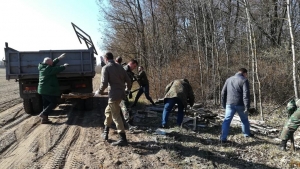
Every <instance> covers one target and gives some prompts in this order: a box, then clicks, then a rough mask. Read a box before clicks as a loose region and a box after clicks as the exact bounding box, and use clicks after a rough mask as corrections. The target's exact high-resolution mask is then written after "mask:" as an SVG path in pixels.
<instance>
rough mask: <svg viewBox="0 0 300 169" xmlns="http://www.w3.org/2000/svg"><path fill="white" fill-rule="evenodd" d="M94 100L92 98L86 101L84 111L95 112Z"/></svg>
mask: <svg viewBox="0 0 300 169" xmlns="http://www.w3.org/2000/svg"><path fill="white" fill-rule="evenodd" d="M93 105H94V100H93V98H92V97H90V98H87V99H85V100H84V109H85V110H87V111H90V110H93Z"/></svg>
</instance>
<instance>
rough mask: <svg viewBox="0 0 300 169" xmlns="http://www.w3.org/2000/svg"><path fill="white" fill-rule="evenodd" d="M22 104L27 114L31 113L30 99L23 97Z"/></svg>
mask: <svg viewBox="0 0 300 169" xmlns="http://www.w3.org/2000/svg"><path fill="white" fill-rule="evenodd" d="M23 106H24V110H25V112H26V113H27V114H33V108H32V104H31V99H23Z"/></svg>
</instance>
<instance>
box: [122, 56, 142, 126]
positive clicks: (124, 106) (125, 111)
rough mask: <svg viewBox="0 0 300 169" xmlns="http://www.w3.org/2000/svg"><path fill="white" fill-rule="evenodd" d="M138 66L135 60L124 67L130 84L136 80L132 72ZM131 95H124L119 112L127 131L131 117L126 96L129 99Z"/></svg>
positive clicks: (131, 124)
mask: <svg viewBox="0 0 300 169" xmlns="http://www.w3.org/2000/svg"><path fill="white" fill-rule="evenodd" d="M137 66H138V62H137V60H135V59H131V60H130V62H129V63H128V64H127V65H125V66H124V69H125V71H126V72H127V75H128V76H129V78H130V80H131V82H132V83H133V82H134V81H136V78H135V76H134V73H133V72H132V71H133V70H134V69H136V67H137ZM130 90H131V88H127V91H130ZM130 94H131V93H126V97H125V98H123V100H122V101H121V103H120V107H121V111H122V114H123V117H124V120H125V121H126V123H127V125H128V127H129V129H131V127H132V126H133V116H132V112H131V110H130V109H129V108H128V107H129V100H128V98H127V96H128V95H129V97H130Z"/></svg>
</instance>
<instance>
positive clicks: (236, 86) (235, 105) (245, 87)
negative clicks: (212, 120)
mask: <svg viewBox="0 0 300 169" xmlns="http://www.w3.org/2000/svg"><path fill="white" fill-rule="evenodd" d="M221 99H222V100H221V101H222V106H223V108H224V109H225V117H224V121H223V124H222V133H221V137H220V141H221V143H226V142H227V135H228V133H229V127H230V123H231V120H232V118H233V116H234V114H235V113H236V112H237V113H238V114H239V116H240V119H241V121H242V132H243V134H244V136H245V137H254V134H252V133H250V123H249V119H248V111H249V108H250V88H249V81H248V79H247V69H245V68H240V69H239V71H238V72H237V73H236V74H235V75H234V76H231V77H230V78H228V79H227V80H226V82H225V84H224V86H223V89H222V92H221Z"/></svg>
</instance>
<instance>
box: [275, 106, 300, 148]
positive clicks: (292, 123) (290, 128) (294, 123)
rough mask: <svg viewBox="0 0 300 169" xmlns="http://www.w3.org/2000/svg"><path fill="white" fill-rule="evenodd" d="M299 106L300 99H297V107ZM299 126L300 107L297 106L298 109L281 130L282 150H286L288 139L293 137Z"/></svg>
mask: <svg viewBox="0 0 300 169" xmlns="http://www.w3.org/2000/svg"><path fill="white" fill-rule="evenodd" d="M298 102H299V103H298ZM298 104H299V105H298ZM298 106H300V101H297V107H298ZM299 126H300V108H297V110H296V111H295V112H294V113H293V114H292V115H291V116H290V118H289V120H288V121H287V122H286V123H285V125H284V126H283V129H282V131H281V135H280V139H281V144H280V146H279V148H280V149H281V150H284V151H285V150H286V143H287V141H288V140H289V139H291V138H292V137H293V135H294V132H295V131H296V130H297V128H298V127H299Z"/></svg>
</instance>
